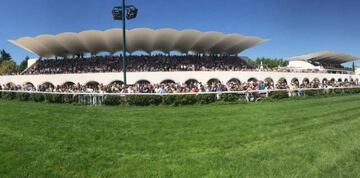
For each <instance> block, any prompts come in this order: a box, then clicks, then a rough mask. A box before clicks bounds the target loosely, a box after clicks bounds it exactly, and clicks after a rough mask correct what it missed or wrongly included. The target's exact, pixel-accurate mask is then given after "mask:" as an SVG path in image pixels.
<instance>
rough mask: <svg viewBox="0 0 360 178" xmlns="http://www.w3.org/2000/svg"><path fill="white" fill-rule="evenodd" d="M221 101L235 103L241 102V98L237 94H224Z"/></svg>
mask: <svg viewBox="0 0 360 178" xmlns="http://www.w3.org/2000/svg"><path fill="white" fill-rule="evenodd" d="M220 99H221V101H225V102H235V101H239V99H240V97H239V95H238V94H235V93H224V94H221V95H220Z"/></svg>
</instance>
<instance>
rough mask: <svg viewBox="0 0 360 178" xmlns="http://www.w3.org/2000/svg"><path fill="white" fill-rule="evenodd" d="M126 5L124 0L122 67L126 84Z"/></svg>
mask: <svg viewBox="0 0 360 178" xmlns="http://www.w3.org/2000/svg"><path fill="white" fill-rule="evenodd" d="M125 11H126V7H125V0H122V25H123V33H122V36H123V61H122V67H123V73H124V85H125V86H126V85H127V81H126V68H127V64H126V31H125V30H126V14H125Z"/></svg>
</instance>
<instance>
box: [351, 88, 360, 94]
mask: <svg viewBox="0 0 360 178" xmlns="http://www.w3.org/2000/svg"><path fill="white" fill-rule="evenodd" d="M352 93H354V94H357V93H360V88H353V89H352Z"/></svg>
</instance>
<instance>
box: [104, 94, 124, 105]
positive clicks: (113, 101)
mask: <svg viewBox="0 0 360 178" xmlns="http://www.w3.org/2000/svg"><path fill="white" fill-rule="evenodd" d="M104 104H105V105H109V106H116V105H120V104H121V96H115V95H108V96H106V97H105V99H104Z"/></svg>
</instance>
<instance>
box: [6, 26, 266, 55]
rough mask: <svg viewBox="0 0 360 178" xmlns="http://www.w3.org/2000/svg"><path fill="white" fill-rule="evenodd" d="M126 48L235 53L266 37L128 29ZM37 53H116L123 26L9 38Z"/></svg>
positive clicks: (130, 50) (120, 48) (120, 44)
mask: <svg viewBox="0 0 360 178" xmlns="http://www.w3.org/2000/svg"><path fill="white" fill-rule="evenodd" d="M126 39H127V51H128V52H135V51H145V52H147V53H149V52H152V51H162V52H170V51H179V52H182V53H186V52H195V53H210V54H238V53H240V52H242V51H244V50H246V49H248V48H251V47H253V46H255V45H257V44H260V43H263V42H265V41H266V40H264V39H261V38H258V37H250V36H243V35H239V34H229V35H227V34H223V33H219V32H200V31H197V30H183V31H177V30H174V29H168V28H166V29H159V30H153V29H148V28H137V29H132V30H127V36H126ZM9 42H11V43H13V44H14V45H16V46H19V47H21V48H23V49H25V50H27V51H30V52H31V53H34V54H36V55H38V56H40V57H53V56H67V55H72V54H81V53H93V54H96V53H99V52H110V53H115V52H117V51H122V48H123V47H122V30H121V29H109V30H106V31H97V30H89V31H83V32H80V33H61V34H58V35H40V36H37V37H24V38H20V39H17V40H9Z"/></svg>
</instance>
